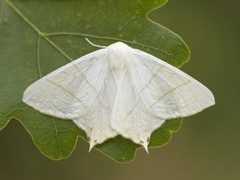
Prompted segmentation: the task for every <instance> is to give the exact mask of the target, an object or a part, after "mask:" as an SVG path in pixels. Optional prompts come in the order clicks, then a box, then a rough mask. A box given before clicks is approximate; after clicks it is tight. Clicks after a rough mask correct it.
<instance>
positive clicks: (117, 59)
mask: <svg viewBox="0 0 240 180" xmlns="http://www.w3.org/2000/svg"><path fill="white" fill-rule="evenodd" d="M107 49H108V61H109V65H110V68H111V69H115V70H123V69H125V68H126V67H129V63H131V50H132V49H131V48H130V47H129V46H127V45H126V44H124V43H121V42H117V43H115V44H113V45H111V46H109V47H108V48H107Z"/></svg>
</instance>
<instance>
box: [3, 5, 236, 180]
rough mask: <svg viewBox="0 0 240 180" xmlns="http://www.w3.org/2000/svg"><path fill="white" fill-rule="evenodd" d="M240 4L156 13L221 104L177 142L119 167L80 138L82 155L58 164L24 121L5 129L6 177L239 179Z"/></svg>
mask: <svg viewBox="0 0 240 180" xmlns="http://www.w3.org/2000/svg"><path fill="white" fill-rule="evenodd" d="M239 9H240V1H237V0H230V1H228V2H226V1H219V0H211V1H208V0H202V1H196V0H170V1H169V2H168V3H167V4H166V5H165V6H164V7H162V8H160V9H157V10H155V11H154V12H151V14H149V16H150V17H151V19H153V20H154V21H156V22H158V23H160V24H162V25H164V26H166V27H168V28H169V29H171V30H172V31H174V32H176V33H177V34H179V35H180V36H181V37H182V38H183V39H184V41H185V42H186V43H187V44H188V46H189V47H190V50H191V52H192V55H191V59H190V61H189V63H187V64H185V65H184V66H183V67H182V68H181V69H183V70H184V71H185V72H187V73H188V74H190V75H191V76H193V77H194V78H196V79H197V80H199V81H200V82H202V83H203V84H204V85H206V86H207V87H208V88H209V89H211V90H212V91H213V93H214V95H215V98H216V105H215V106H213V107H211V108H209V109H207V110H205V111H203V112H201V113H199V114H197V115H194V116H192V117H189V118H185V119H184V123H183V126H182V128H181V130H180V131H179V132H177V133H175V134H174V135H173V138H172V140H171V142H170V143H169V144H167V145H166V146H164V147H162V148H157V149H151V150H150V153H149V154H146V152H145V151H144V150H143V149H141V150H138V151H137V155H136V158H135V159H134V161H133V162H131V163H128V164H119V163H116V162H114V161H112V160H111V159H109V158H108V157H106V156H104V155H103V154H101V153H100V152H98V151H97V150H92V152H91V153H88V143H86V142H85V141H83V140H82V139H79V141H78V145H77V147H76V149H75V151H74V153H73V154H72V155H71V156H70V157H69V158H68V159H65V160H61V161H52V160H50V159H48V158H46V157H45V156H43V155H42V154H41V153H40V152H39V151H38V149H37V148H36V147H35V146H34V144H33V142H32V140H31V138H30V136H29V135H28V133H27V132H26V131H25V130H24V128H23V127H22V126H21V124H20V123H19V122H17V121H16V120H12V121H11V122H10V123H9V124H8V126H7V127H6V128H5V129H4V130H2V131H1V132H0V179H7V180H12V179H13V180H15V179H24V180H30V179H35V180H42V179H58V180H64V179H69V180H75V179H83V180H85V179H88V180H92V179H100V180H102V179H106V180H108V179H114V180H123V179H124V180H126V179H127V180H128V179H129V180H130V179H131V180H132V179H138V180H146V179H151V180H156V179H164V180H173V179H178V180H193V179H194V180H203V179H204V180H226V179H228V180H239V179H240V155H239V153H240V143H239V142H240V140H239V137H240V132H239V129H240V128H239V127H240V121H239V119H238V118H239V115H240V109H238V108H239V102H240V90H239V89H240V80H239V78H240V70H239V66H240V49H239V48H240V20H239V19H240V10H239Z"/></svg>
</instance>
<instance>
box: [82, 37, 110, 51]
mask: <svg viewBox="0 0 240 180" xmlns="http://www.w3.org/2000/svg"><path fill="white" fill-rule="evenodd" d="M85 40H86V41H87V42H88V43H89V44H90V45H92V46H93V47H97V48H101V49H104V48H106V47H107V46H100V45H97V44H94V43H92V42H91V41H90V40H89V39H88V38H85Z"/></svg>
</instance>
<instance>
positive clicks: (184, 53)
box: [0, 0, 190, 162]
mask: <svg viewBox="0 0 240 180" xmlns="http://www.w3.org/2000/svg"><path fill="white" fill-rule="evenodd" d="M166 2H167V0H156V1H149V0H132V1H129V0H121V1H113V0H110V1H108V0H97V1H96V0H81V1H80V0H79V1H67V0H62V1H47V0H42V1H35V0H25V1H21V0H0V47H1V48H0V84H1V86H0V129H3V128H4V127H5V126H6V125H7V123H8V122H9V120H10V119H11V118H16V119H18V120H19V122H21V123H22V125H23V126H24V127H25V128H26V130H27V131H28V132H29V134H30V135H31V137H32V139H33V141H34V143H35V144H36V146H37V147H38V149H39V150H40V151H41V152H42V153H43V154H44V155H45V156H47V157H49V158H51V159H54V160H59V159H63V158H66V157H68V156H69V155H70V154H71V153H72V151H73V150H74V148H75V145H76V142H77V137H78V136H80V137H83V138H84V139H86V135H85V133H84V132H83V131H82V130H80V129H79V128H78V127H77V126H76V125H75V124H74V123H73V122H72V121H69V120H61V119H57V118H53V117H49V116H46V115H43V114H41V113H39V112H37V111H36V110H33V109H32V108H30V107H28V106H27V105H25V104H24V103H23V102H22V100H21V99H22V95H23V92H24V90H25V89H26V88H27V87H28V86H29V85H30V84H31V83H33V82H34V81H36V80H37V79H39V78H41V77H42V76H44V75H46V74H48V73H50V72H52V71H53V70H55V69H57V68H58V67H61V66H63V65H65V64H67V63H68V62H70V61H73V60H74V59H77V58H79V57H80V56H83V55H85V54H87V53H90V52H92V51H94V50H96V49H97V48H96V47H92V46H91V45H90V44H88V43H87V42H86V41H85V38H86V37H87V38H89V39H90V40H91V41H92V42H93V43H95V44H98V45H102V46H107V45H110V44H112V43H114V42H117V41H122V42H124V43H126V44H128V45H129V46H131V47H133V48H137V49H141V50H143V51H145V52H148V53H150V54H152V55H154V56H156V57H158V58H160V59H162V60H164V61H167V62H168V63H170V64H173V65H175V66H178V67H179V66H181V65H182V64H183V63H185V62H187V60H188V59H189V54H190V53H189V49H188V47H187V46H186V44H185V43H184V42H183V40H182V39H181V38H180V37H179V36H178V35H176V34H175V33H173V32H171V31H170V30H168V29H166V28H165V27H163V26H161V25H159V24H156V23H154V22H152V21H150V20H149V19H148V18H147V17H146V14H147V13H148V12H149V11H151V10H153V9H155V8H157V7H161V6H163V5H164V4H165V3H166ZM181 122H182V120H181V119H175V120H169V121H167V122H166V123H165V124H164V125H163V126H162V127H161V128H160V129H158V130H156V131H155V132H154V133H153V135H152V137H151V140H150V144H149V146H150V147H159V146H162V145H164V144H166V143H167V142H168V141H169V140H170V138H171V135H172V132H175V131H177V130H178V129H179V128H180V126H181ZM96 148H97V149H98V150H100V151H101V152H103V153H104V154H105V155H107V156H109V157H110V158H112V159H114V160H116V161H118V162H129V161H131V160H133V158H134V156H135V152H136V149H137V148H139V145H136V144H134V143H133V142H132V141H130V140H128V139H124V138H123V137H121V136H117V137H116V138H113V139H109V140H108V141H106V142H105V143H103V144H100V145H97V146H96Z"/></svg>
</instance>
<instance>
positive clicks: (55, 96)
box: [23, 49, 116, 149]
mask: <svg viewBox="0 0 240 180" xmlns="http://www.w3.org/2000/svg"><path fill="white" fill-rule="evenodd" d="M106 53H107V52H106V49H101V50H98V51H95V52H93V53H90V54H88V55H85V56H83V57H81V58H79V59H77V60H75V61H73V62H71V63H69V64H67V65H65V66H63V67H61V68H59V69H57V70H55V71H53V72H52V73H50V74H48V75H46V76H45V77H43V78H41V79H39V80H38V81H36V82H35V83H33V84H32V85H30V86H29V87H28V88H27V89H26V91H25V92H24V95H23V101H24V102H25V103H26V104H28V105H30V106H32V107H33V108H34V109H36V110H38V111H40V112H42V113H43V114H47V115H51V116H54V117H58V118H63V119H72V120H74V122H75V123H76V124H77V125H78V126H79V127H81V128H82V129H83V130H84V131H85V132H86V133H87V136H88V137H89V138H90V141H91V140H92V144H91V143H90V149H91V148H92V147H93V146H94V145H95V144H97V143H101V142H103V141H104V140H106V139H107V138H110V137H113V136H115V135H116V132H115V131H113V130H112V128H111V126H110V119H109V118H110V116H109V114H110V113H111V107H110V104H113V102H111V101H114V99H111V98H108V94H107V93H105V89H106V88H107V87H106V83H105V78H106V76H107V74H108V71H109V70H108V62H107V61H106V56H105V55H106ZM110 85H112V84H110ZM112 86H113V85H112ZM103 101H104V102H103ZM103 106H104V107H103ZM93 140H94V141H95V142H93Z"/></svg>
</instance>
